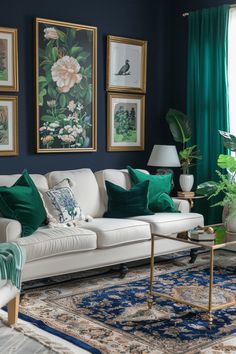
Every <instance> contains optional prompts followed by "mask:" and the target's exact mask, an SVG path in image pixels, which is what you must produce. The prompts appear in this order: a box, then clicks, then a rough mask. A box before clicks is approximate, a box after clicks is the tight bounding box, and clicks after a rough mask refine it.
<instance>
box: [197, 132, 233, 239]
mask: <svg viewBox="0 0 236 354" xmlns="http://www.w3.org/2000/svg"><path fill="white" fill-rule="evenodd" d="M219 133H220V135H221V136H222V137H223V139H224V146H225V147H226V148H227V149H229V150H230V151H231V152H235V151H236V136H234V135H233V134H230V133H227V132H224V131H219ZM217 165H218V167H220V168H221V169H222V170H225V171H226V173H222V172H221V171H216V172H217V175H218V177H219V181H217V182H216V181H207V182H204V183H201V184H200V185H198V187H197V194H200V195H206V196H207V197H208V199H210V198H213V197H215V196H217V195H219V194H221V195H222V200H221V201H219V202H218V203H215V204H213V205H212V206H217V205H221V206H223V207H224V210H223V221H225V223H226V228H227V230H228V231H231V232H236V183H235V177H236V159H235V157H233V156H231V155H224V154H220V155H219V157H218V160H217Z"/></svg>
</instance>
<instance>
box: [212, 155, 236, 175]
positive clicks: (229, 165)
mask: <svg viewBox="0 0 236 354" xmlns="http://www.w3.org/2000/svg"><path fill="white" fill-rule="evenodd" d="M217 165H218V166H219V167H220V168H226V169H227V170H229V171H230V172H231V173H234V172H236V160H235V158H234V157H233V156H231V155H223V154H221V155H219V157H218V160H217Z"/></svg>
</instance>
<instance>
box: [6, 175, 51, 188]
mask: <svg viewBox="0 0 236 354" xmlns="http://www.w3.org/2000/svg"><path fill="white" fill-rule="evenodd" d="M20 176H21V174H16V175H0V186H6V187H10V186H12V185H13V184H14V183H15V182H16V181H17V180H18V179H19V178H20ZM30 177H31V178H32V180H33V182H34V184H35V185H36V187H37V188H38V190H39V191H40V192H43V191H46V190H48V181H47V178H46V177H45V176H43V175H38V174H30Z"/></svg>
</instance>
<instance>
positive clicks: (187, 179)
mask: <svg viewBox="0 0 236 354" xmlns="http://www.w3.org/2000/svg"><path fill="white" fill-rule="evenodd" d="M193 182H194V177H193V175H180V176H179V184H180V187H181V189H182V191H183V192H190V191H191V189H192V187H193Z"/></svg>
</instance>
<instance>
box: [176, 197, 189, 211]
mask: <svg viewBox="0 0 236 354" xmlns="http://www.w3.org/2000/svg"><path fill="white" fill-rule="evenodd" d="M172 200H173V202H174V203H175V206H176V209H177V210H178V211H180V212H181V213H190V205H189V202H188V201H187V200H184V199H176V198H172Z"/></svg>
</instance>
